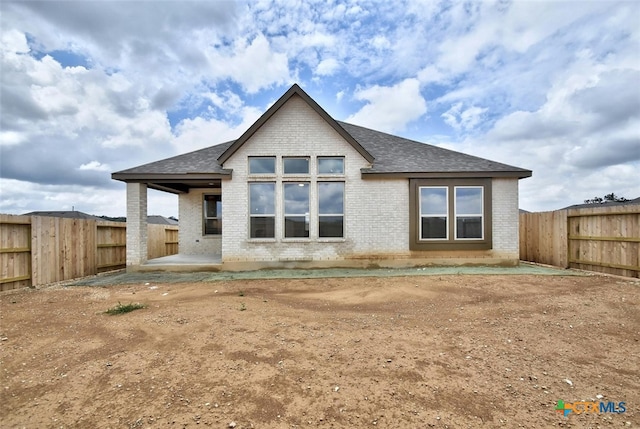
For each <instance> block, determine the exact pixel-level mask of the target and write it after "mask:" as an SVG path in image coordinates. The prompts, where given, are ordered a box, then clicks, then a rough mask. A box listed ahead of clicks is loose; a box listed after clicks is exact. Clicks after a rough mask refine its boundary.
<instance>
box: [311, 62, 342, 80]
mask: <svg viewBox="0 0 640 429" xmlns="http://www.w3.org/2000/svg"><path fill="white" fill-rule="evenodd" d="M339 68H340V64H339V63H338V61H337V60H336V59H335V58H327V59H325V60H322V61H320V64H318V67H317V68H316V74H318V75H320V76H331V75H333V74H335V72H336V71H337V70H338V69H339Z"/></svg>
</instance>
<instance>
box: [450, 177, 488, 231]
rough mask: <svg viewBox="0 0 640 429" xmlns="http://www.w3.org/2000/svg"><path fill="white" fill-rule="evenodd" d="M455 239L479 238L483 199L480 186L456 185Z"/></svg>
mask: <svg viewBox="0 0 640 429" xmlns="http://www.w3.org/2000/svg"><path fill="white" fill-rule="evenodd" d="M454 189H455V211H456V239H457V240H474V239H475V240H481V239H482V236H483V231H482V223H483V217H484V215H483V213H484V208H483V205H484V200H483V198H482V186H456V187H455V188H454Z"/></svg>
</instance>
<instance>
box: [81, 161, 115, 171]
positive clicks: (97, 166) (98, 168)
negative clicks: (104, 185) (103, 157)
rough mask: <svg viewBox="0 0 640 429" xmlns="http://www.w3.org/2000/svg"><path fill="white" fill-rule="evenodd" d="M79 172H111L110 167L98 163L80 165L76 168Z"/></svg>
mask: <svg viewBox="0 0 640 429" xmlns="http://www.w3.org/2000/svg"><path fill="white" fill-rule="evenodd" d="M78 169H79V170H93V171H109V172H110V171H112V170H111V167H110V166H109V165H107V164H102V163H101V162H99V161H91V162H88V163H86V164H82V165H81V166H80V167H78Z"/></svg>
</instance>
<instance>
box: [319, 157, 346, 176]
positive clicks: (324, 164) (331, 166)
mask: <svg viewBox="0 0 640 429" xmlns="http://www.w3.org/2000/svg"><path fill="white" fill-rule="evenodd" d="M318 174H344V158H343V157H328V156H323V157H318Z"/></svg>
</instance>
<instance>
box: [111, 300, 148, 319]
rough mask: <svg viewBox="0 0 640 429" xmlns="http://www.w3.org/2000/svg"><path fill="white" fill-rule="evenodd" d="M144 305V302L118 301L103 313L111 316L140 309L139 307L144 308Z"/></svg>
mask: <svg viewBox="0 0 640 429" xmlns="http://www.w3.org/2000/svg"><path fill="white" fill-rule="evenodd" d="M145 307H146V306H145V305H144V304H140V303H129V304H121V303H120V302H118V305H116V306H115V307H111V308H110V309H108V310H107V311H105V313H107V314H110V315H111V316H113V315H116V314H124V313H129V312H132V311H134V310H140V309H141V308H145Z"/></svg>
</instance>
